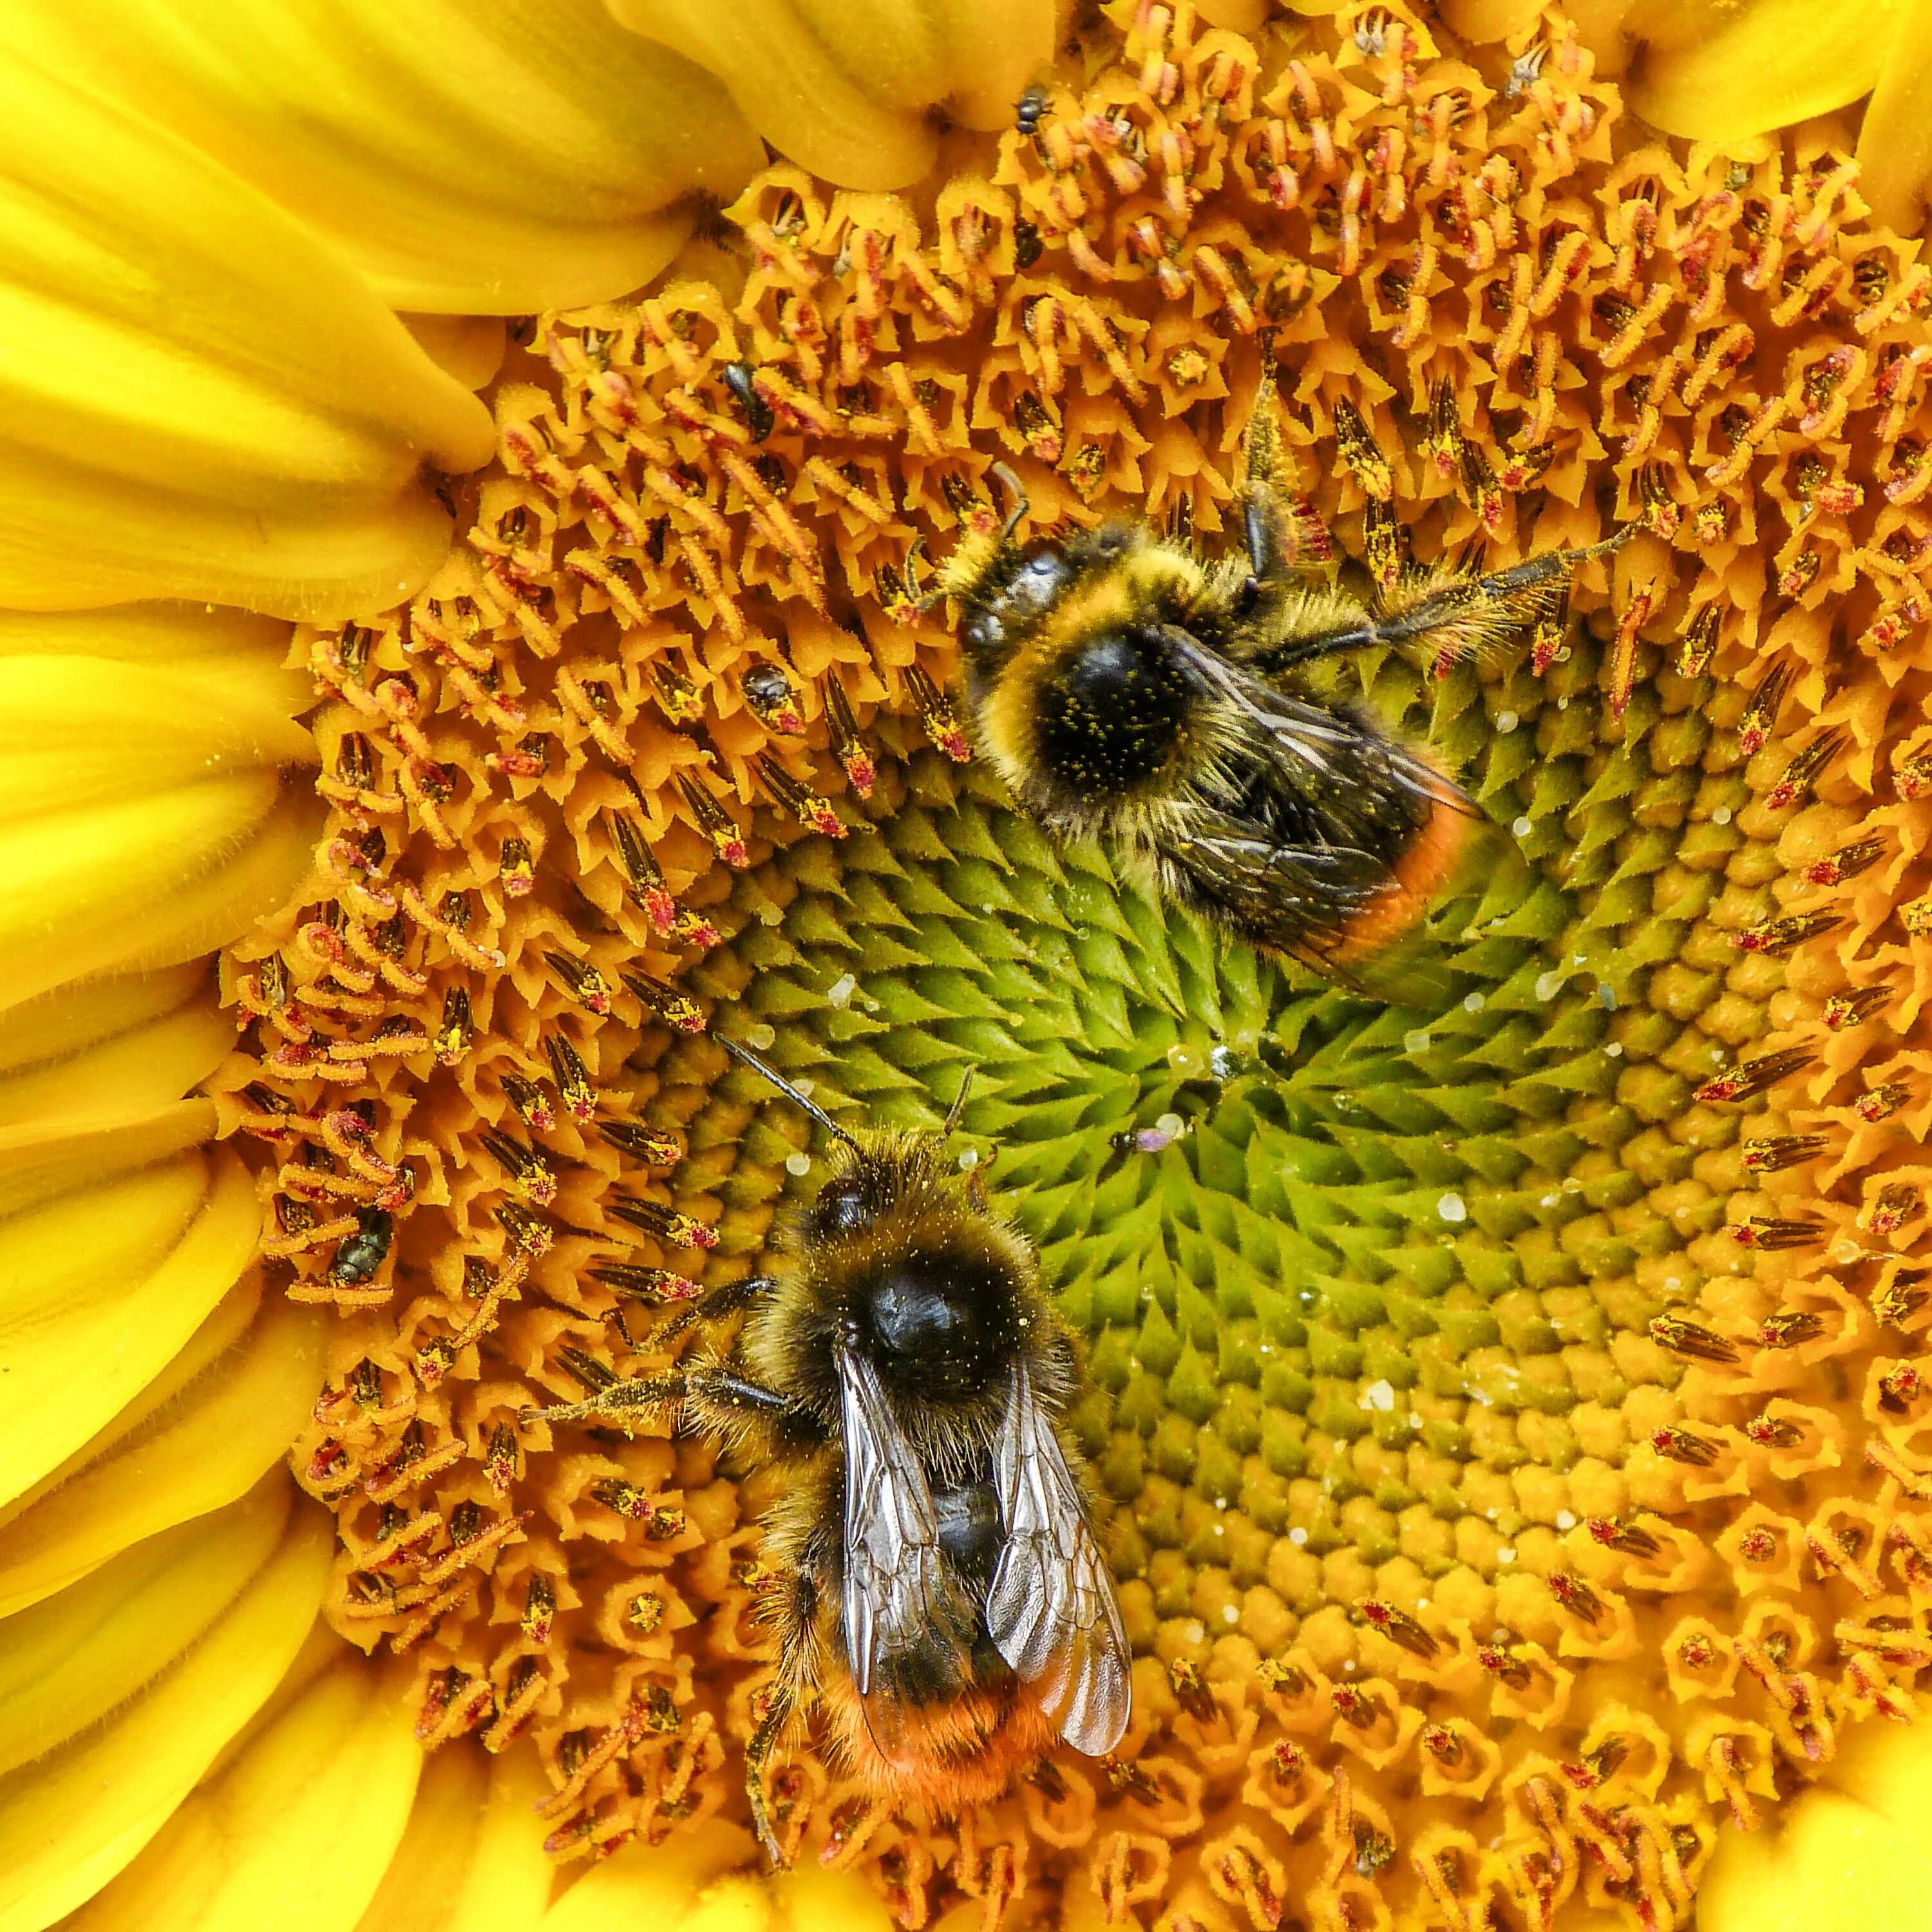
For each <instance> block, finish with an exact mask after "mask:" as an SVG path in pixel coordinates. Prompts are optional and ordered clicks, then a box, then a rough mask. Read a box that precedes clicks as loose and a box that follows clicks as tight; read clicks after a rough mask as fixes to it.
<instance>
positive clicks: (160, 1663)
mask: <svg viewBox="0 0 1932 1932" xmlns="http://www.w3.org/2000/svg"><path fill="white" fill-rule="evenodd" d="M289 1498H290V1483H289V1480H288V1477H287V1474H286V1473H285V1472H282V1471H279V1470H278V1471H274V1472H271V1473H270V1475H269V1477H268V1478H266V1480H265V1481H263V1483H261V1484H260V1485H258V1486H257V1489H256V1490H254V1492H252V1493H251V1494H250V1495H249V1496H246V1497H245V1498H243V1499H242V1500H241V1501H240V1502H236V1503H233V1504H230V1505H229V1507H228V1508H226V1509H224V1510H220V1511H217V1512H216V1513H215V1514H213V1515H212V1516H205V1517H199V1518H198V1519H197V1520H195V1521H194V1522H192V1523H183V1524H181V1525H179V1526H177V1527H176V1528H175V1529H169V1530H164V1531H163V1532H162V1533H161V1534H160V1535H159V1536H155V1537H150V1538H148V1541H145V1543H141V1544H136V1545H135V1546H134V1547H133V1548H132V1549H131V1550H124V1551H123V1552H122V1553H121V1555H120V1556H117V1557H115V1559H113V1561H112V1562H110V1563H107V1564H105V1565H103V1566H102V1567H101V1568H100V1569H98V1570H97V1571H95V1573H94V1574H93V1575H92V1576H91V1577H89V1578H88V1579H87V1580H86V1581H85V1582H84V1583H78V1584H77V1585H76V1586H74V1588H73V1589H71V1590H64V1591H62V1592H61V1593H60V1595H58V1596H57V1597H53V1598H49V1600H48V1601H46V1602H45V1603H43V1604H40V1605H39V1606H37V1607H36V1608H34V1609H33V1610H28V1611H26V1612H25V1613H23V1614H21V1615H20V1616H14V1617H10V1618H9V1619H7V1622H6V1624H5V1627H4V1630H0V1776H4V1775H5V1774H6V1773H7V1772H10V1771H13V1770H15V1769H17V1768H18V1767H19V1766H21V1765H23V1764H26V1763H28V1762H29V1761H30V1760H32V1759H34V1758H37V1757H44V1756H45V1755H46V1753H47V1752H49V1751H51V1750H52V1749H53V1748H55V1746H56V1745H60V1744H62V1743H65V1742H66V1740H67V1739H69V1738H71V1737H73V1736H75V1735H76V1734H77V1733H80V1732H81V1731H84V1730H86V1729H87V1728H88V1727H89V1726H90V1725H92V1724H95V1723H96V1722H97V1721H98V1720H100V1719H101V1718H104V1717H105V1716H107V1714H108V1713H109V1712H111V1711H113V1710H115V1709H117V1708H118V1706H121V1704H123V1703H125V1702H126V1701H127V1699H128V1698H130V1697H133V1695H134V1694H136V1692H137V1691H139V1689H140V1688H141V1687H142V1685H144V1684H145V1683H146V1682H148V1680H149V1679H151V1678H154V1677H158V1676H160V1673H162V1672H163V1670H166V1669H167V1667H168V1666H169V1664H172V1662H173V1661H174V1660H175V1658H177V1657H178V1656H180V1655H181V1653H182V1652H184V1651H185V1650H187V1649H188V1648H189V1647H190V1646H191V1645H193V1643H196V1642H197V1641H199V1639H200V1637H202V1634H203V1633H204V1632H205V1631H206V1630H207V1629H208V1626H209V1625H211V1624H212V1623H213V1622H214V1620H215V1619H216V1618H217V1616H220V1613H221V1612H222V1611H223V1610H224V1609H226V1607H227V1606H228V1605H229V1604H230V1603H232V1602H233V1601H234V1600H235V1598H236V1597H237V1596H238V1595H239V1594H240V1593H241V1592H242V1588H243V1586H245V1584H246V1583H248V1580H249V1578H250V1577H253V1576H254V1574H255V1573H256V1572H257V1571H258V1570H260V1568H261V1567H262V1565H263V1564H264V1563H266V1562H267V1561H268V1559H269V1556H270V1554H271V1553H272V1552H273V1550H274V1549H275V1545H276V1544H277V1543H278V1542H279V1541H281V1534H282V1530H283V1528H284V1525H285V1524H286V1523H287V1520H288V1514H289Z"/></svg>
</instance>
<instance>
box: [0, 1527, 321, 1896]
mask: <svg viewBox="0 0 1932 1932" xmlns="http://www.w3.org/2000/svg"><path fill="white" fill-rule="evenodd" d="M333 1542H334V1539H333V1538H332V1535H331V1534H330V1531H329V1519H328V1517H326V1515H325V1514H323V1512H321V1511H319V1510H314V1509H311V1508H309V1507H308V1505H306V1504H302V1505H300V1506H299V1507H298V1508H296V1509H295V1510H294V1511H293V1513H292V1514H291V1517H290V1521H289V1524H288V1526H287V1529H286V1531H285V1532H284V1535H283V1538H282V1540H281V1541H280V1543H278V1544H277V1545H276V1547H275V1551H274V1553H273V1554H272V1556H270V1557H269V1560H268V1561H267V1562H266V1563H265V1564H264V1565H263V1567H262V1568H261V1569H260V1570H259V1571H257V1573H256V1574H255V1575H254V1577H252V1578H251V1580H249V1583H248V1586H247V1587H246V1588H245V1589H243V1590H242V1592H241V1593H240V1595H238V1596H237V1597H236V1598H235V1600H234V1601H233V1603H232V1604H230V1605H229V1607H228V1608H227V1610H226V1611H225V1612H224V1613H223V1615H222V1616H221V1617H220V1619H219V1620H218V1621H217V1622H216V1623H214V1625H213V1626H212V1627H211V1628H210V1629H209V1630H208V1632H207V1634H205V1636H204V1637H202V1639H201V1640H200V1641H199V1643H196V1645H195V1646H193V1649H190V1650H189V1651H188V1652H187V1653H186V1655H184V1656H183V1657H181V1658H179V1659H178V1661H176V1662H175V1664H174V1665H173V1667H172V1669H170V1670H168V1671H167V1672H166V1673H165V1674H164V1675H163V1676H160V1677H159V1678H157V1679H155V1680H154V1681H153V1682H152V1683H151V1685H148V1687H147V1688H145V1689H144V1690H143V1691H142V1694H140V1695H139V1697H136V1698H135V1699H134V1700H133V1701H132V1702H131V1703H127V1704H126V1705H124V1706H122V1707H121V1709H119V1710H118V1711H117V1712H115V1715H113V1718H110V1720H109V1721H107V1723H106V1724H103V1725H101V1726H98V1727H96V1728H95V1729H93V1730H89V1731H86V1732H84V1733H81V1734H80V1736H77V1737H76V1738H74V1739H72V1740H71V1742H68V1743H67V1744H65V1745H62V1747H61V1748H59V1749H58V1750H57V1751H53V1752H52V1753H51V1754H49V1755H48V1756H46V1757H42V1758H38V1759H36V1760H34V1762H33V1763H30V1764H27V1765H24V1766H22V1767H21V1768H20V1769H19V1770H17V1771H16V1772H13V1773H11V1774H10V1775H8V1776H7V1777H5V1778H0V1932H40V1928H41V1927H44V1926H46V1925H49V1924H52V1922H53V1921H54V1920H55V1919H56V1918H59V1917H61V1916H62V1914H64V1913H65V1912H71V1910H72V1909H74V1906H77V1905H78V1904H80V1903H81V1902H82V1901H83V1900H85V1899H86V1898H88V1897H90V1896H91V1895H92V1894H93V1893H94V1892H95V1891H98V1889H99V1888H100V1887H101V1885H103V1884H104V1882H106V1881H107V1879H109V1878H110V1877H111V1876H113V1874H114V1873H115V1872H117V1871H118V1870H121V1868H122V1867H124V1866H125V1865H126V1864H127V1862H128V1861H129V1860H130V1859H131V1858H133V1857H134V1856H135V1855H136V1853H137V1852H139V1850H140V1849H141V1847H142V1846H143V1845H144V1844H145V1843H147V1842H148V1840H149V1839H151V1838H152V1837H153V1836H154V1834H155V1833H156V1832H157V1831H158V1830H160V1828H161V1827H162V1826H163V1824H164V1823H166V1820H167V1819H168V1817H169V1814H171V1813H172V1812H173V1811H175V1808H176V1807H177V1806H178V1805H180V1803H181V1800H182V1799H184V1797H186V1796H187V1794H188V1793H189V1792H190V1790H193V1787H194V1786H195V1784H196V1782H197V1781H199V1778H201V1776H202V1773H203V1772H205V1771H206V1769H208V1766H209V1765H210V1764H211V1763H213V1762H214V1759H215V1757H217V1754H219V1753H220V1751H221V1748H222V1747H223V1745H225V1744H226V1743H227V1742H228V1740H229V1739H230V1738H232V1737H233V1736H235V1734H236V1733H237V1732H238V1731H239V1730H241V1729H242V1727H243V1726H244V1725H245V1724H247V1723H248V1720H249V1718H251V1716H252V1715H254V1712H256V1711H257V1710H258V1709H260V1707H261V1706H262V1705H263V1703H264V1701H265V1700H266V1699H267V1698H268V1697H269V1695H270V1694H272V1692H273V1691H274V1690H275V1685H276V1684H277V1683H278V1681H279V1680H280V1679H281V1676H282V1673H283V1672H284V1670H286V1669H287V1667H288V1665H289V1664H290V1661H291V1660H292V1659H293V1658H294V1657H295V1655H296V1652H298V1651H299V1649H301V1648H302V1641H303V1639H304V1638H305V1637H306V1636H307V1634H308V1631H309V1628H310V1627H311V1625H312V1623H313V1622H314V1618H315V1613H316V1610H317V1606H318V1605H319V1604H320V1602H321V1601H322V1595H323V1587H324V1586H325V1584H326V1580H327V1578H328V1575H329V1560H330V1556H331V1553H332V1548H333ZM263 1922H264V1923H266V1922H267V1921H263Z"/></svg>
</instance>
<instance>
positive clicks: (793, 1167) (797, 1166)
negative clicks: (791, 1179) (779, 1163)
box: [785, 1154, 811, 1175]
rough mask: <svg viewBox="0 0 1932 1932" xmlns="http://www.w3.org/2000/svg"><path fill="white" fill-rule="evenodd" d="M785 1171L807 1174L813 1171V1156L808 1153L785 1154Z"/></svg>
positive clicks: (793, 1173)
mask: <svg viewBox="0 0 1932 1932" xmlns="http://www.w3.org/2000/svg"><path fill="white" fill-rule="evenodd" d="M785 1172H786V1173H787V1174H791V1175H805V1174H809V1173H810V1172H811V1155H810V1154H787V1155H786V1156H785Z"/></svg>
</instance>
